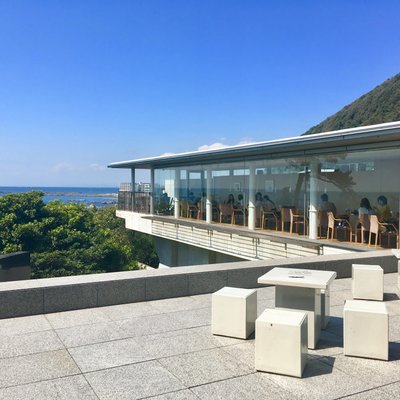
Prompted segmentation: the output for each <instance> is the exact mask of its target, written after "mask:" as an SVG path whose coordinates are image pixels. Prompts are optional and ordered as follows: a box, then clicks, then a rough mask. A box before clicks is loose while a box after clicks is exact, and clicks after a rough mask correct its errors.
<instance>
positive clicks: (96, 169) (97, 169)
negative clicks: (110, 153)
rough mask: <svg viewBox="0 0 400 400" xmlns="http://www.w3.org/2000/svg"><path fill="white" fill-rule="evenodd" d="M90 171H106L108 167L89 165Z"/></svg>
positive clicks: (95, 164)
mask: <svg viewBox="0 0 400 400" xmlns="http://www.w3.org/2000/svg"><path fill="white" fill-rule="evenodd" d="M89 169H91V170H92V171H104V170H105V169H106V167H105V166H104V165H101V164H97V163H93V164H90V165H89Z"/></svg>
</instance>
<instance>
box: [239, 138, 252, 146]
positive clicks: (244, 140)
mask: <svg viewBox="0 0 400 400" xmlns="http://www.w3.org/2000/svg"><path fill="white" fill-rule="evenodd" d="M251 143H256V141H255V140H254V139H253V138H251V137H245V138H243V139H242V140H241V141H240V142H239V143H238V145H241V144H251Z"/></svg>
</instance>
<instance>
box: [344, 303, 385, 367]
mask: <svg viewBox="0 0 400 400" xmlns="http://www.w3.org/2000/svg"><path fill="white" fill-rule="evenodd" d="M343 319H344V326H343V331H344V332H343V341H344V354H345V355H346V356H355V357H366V358H376V359H379V360H388V357H389V313H388V311H387V308H386V305H385V303H381V302H375V301H366V300H347V301H346V304H345V306H344V311H343Z"/></svg>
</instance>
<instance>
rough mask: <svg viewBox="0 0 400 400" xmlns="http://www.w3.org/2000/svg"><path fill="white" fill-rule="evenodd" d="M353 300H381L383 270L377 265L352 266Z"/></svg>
mask: <svg viewBox="0 0 400 400" xmlns="http://www.w3.org/2000/svg"><path fill="white" fill-rule="evenodd" d="M352 289H353V299H361V300H379V301H382V300H383V269H382V268H381V267H380V266H379V265H364V264H353V266H352Z"/></svg>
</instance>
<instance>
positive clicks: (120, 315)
mask: <svg viewBox="0 0 400 400" xmlns="http://www.w3.org/2000/svg"><path fill="white" fill-rule="evenodd" d="M100 310H101V311H102V312H104V313H105V314H106V315H107V317H108V318H110V319H111V320H112V321H119V320H122V319H130V318H137V317H143V316H147V315H155V314H161V312H160V310H159V309H157V308H155V307H153V306H152V305H151V302H142V303H130V304H119V305H117V306H108V307H101V309H100Z"/></svg>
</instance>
